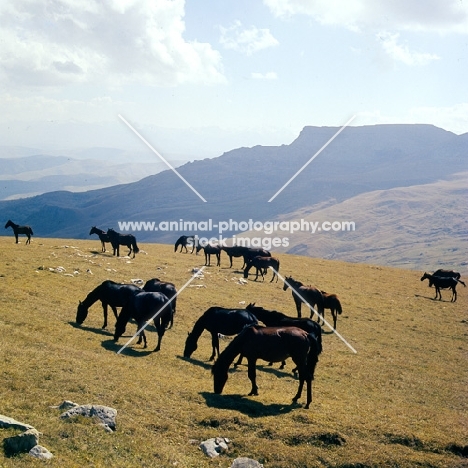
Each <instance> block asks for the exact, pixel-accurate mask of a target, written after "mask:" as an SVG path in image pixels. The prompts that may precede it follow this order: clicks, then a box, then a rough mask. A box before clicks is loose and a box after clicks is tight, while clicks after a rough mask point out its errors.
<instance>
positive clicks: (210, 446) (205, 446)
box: [200, 437, 231, 458]
mask: <svg viewBox="0 0 468 468" xmlns="http://www.w3.org/2000/svg"><path fill="white" fill-rule="evenodd" d="M230 442H231V441H230V440H229V439H226V438H224V437H214V438H212V439H208V440H205V441H203V442H202V443H201V444H200V448H201V449H202V450H203V453H204V454H205V455H207V456H208V457H210V458H214V457H217V456H219V454H220V453H223V452H226V451H227V450H229V447H228V444H229V443H230Z"/></svg>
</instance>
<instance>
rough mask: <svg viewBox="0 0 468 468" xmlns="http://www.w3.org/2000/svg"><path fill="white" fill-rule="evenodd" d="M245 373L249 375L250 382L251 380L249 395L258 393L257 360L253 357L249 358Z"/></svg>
mask: <svg viewBox="0 0 468 468" xmlns="http://www.w3.org/2000/svg"><path fill="white" fill-rule="evenodd" d="M247 375H248V376H249V379H250V382H252V390H250V393H249V396H252V395H258V387H257V360H256V359H254V358H249V364H248V370H247Z"/></svg>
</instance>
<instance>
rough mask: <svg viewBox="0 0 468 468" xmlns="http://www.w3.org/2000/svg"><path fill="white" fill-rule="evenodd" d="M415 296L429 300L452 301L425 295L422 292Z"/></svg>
mask: <svg viewBox="0 0 468 468" xmlns="http://www.w3.org/2000/svg"><path fill="white" fill-rule="evenodd" d="M414 297H420V298H421V299H427V300H428V301H439V302H452V301H449V300H448V299H436V298H435V297H428V296H423V295H422V294H415V295H414Z"/></svg>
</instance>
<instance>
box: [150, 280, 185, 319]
mask: <svg viewBox="0 0 468 468" xmlns="http://www.w3.org/2000/svg"><path fill="white" fill-rule="evenodd" d="M143 291H146V292H159V293H163V294H164V295H165V296H166V297H167V298H168V299H171V298H173V299H172V301H171V306H172V318H171V323H170V326H169V328H172V325H173V324H174V315H175V313H176V305H177V304H176V303H177V289H176V287H175V285H174V283H169V282H168V281H161V280H160V279H159V278H153V279H150V280H148V281H147V282H146V283H145V285H144V286H143Z"/></svg>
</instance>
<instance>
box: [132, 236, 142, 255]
mask: <svg viewBox="0 0 468 468" xmlns="http://www.w3.org/2000/svg"><path fill="white" fill-rule="evenodd" d="M132 247H133V252H134V253H136V254H137V253H138V252H139V251H140V249H139V248H138V245H137V241H136V238H133V241H132Z"/></svg>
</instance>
